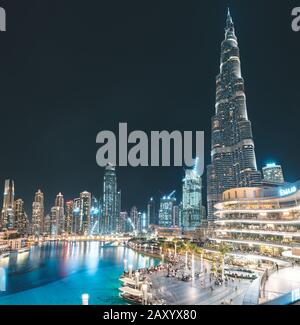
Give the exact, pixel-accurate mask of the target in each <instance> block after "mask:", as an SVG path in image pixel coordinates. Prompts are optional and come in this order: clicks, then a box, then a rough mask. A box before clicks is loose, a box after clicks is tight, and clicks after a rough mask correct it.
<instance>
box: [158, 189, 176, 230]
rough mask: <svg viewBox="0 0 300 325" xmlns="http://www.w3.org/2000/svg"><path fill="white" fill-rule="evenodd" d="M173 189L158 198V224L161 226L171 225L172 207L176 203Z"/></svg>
mask: <svg viewBox="0 0 300 325" xmlns="http://www.w3.org/2000/svg"><path fill="white" fill-rule="evenodd" d="M174 193H175V191H173V192H172V193H171V194H169V195H168V196H163V197H162V198H161V199H160V208H159V225H160V226H161V227H173V207H174V205H176V198H175V197H174Z"/></svg>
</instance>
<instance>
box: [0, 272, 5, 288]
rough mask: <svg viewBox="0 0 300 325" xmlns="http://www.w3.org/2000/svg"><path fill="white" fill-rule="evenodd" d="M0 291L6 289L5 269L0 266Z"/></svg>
mask: <svg viewBox="0 0 300 325" xmlns="http://www.w3.org/2000/svg"><path fill="white" fill-rule="evenodd" d="M0 291H6V271H5V269H4V268H3V267H0Z"/></svg>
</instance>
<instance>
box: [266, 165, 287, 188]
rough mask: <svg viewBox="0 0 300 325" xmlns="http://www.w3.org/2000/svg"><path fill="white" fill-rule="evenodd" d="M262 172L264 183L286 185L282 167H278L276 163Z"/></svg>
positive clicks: (267, 166)
mask: <svg viewBox="0 0 300 325" xmlns="http://www.w3.org/2000/svg"><path fill="white" fill-rule="evenodd" d="M262 171H263V181H264V182H266V183H274V184H283V183H284V177H283V172H282V168H281V165H277V164H276V163H270V164H267V165H266V166H265V167H263V169H262Z"/></svg>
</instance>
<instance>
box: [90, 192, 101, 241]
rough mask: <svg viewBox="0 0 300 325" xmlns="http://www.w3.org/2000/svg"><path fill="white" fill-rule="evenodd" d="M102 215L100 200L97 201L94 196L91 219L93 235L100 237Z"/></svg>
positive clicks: (91, 232)
mask: <svg viewBox="0 0 300 325" xmlns="http://www.w3.org/2000/svg"><path fill="white" fill-rule="evenodd" d="M100 215H101V204H100V200H97V199H96V198H95V197H94V196H92V206H91V218H90V228H91V231H90V234H91V235H98V234H99V233H100Z"/></svg>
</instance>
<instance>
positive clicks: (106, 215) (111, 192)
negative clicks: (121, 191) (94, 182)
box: [101, 165, 119, 233]
mask: <svg viewBox="0 0 300 325" xmlns="http://www.w3.org/2000/svg"><path fill="white" fill-rule="evenodd" d="M117 201H118V198H117V176H116V171H115V167H114V166H111V165H108V166H107V167H106V168H105V172H104V181H103V211H102V226H101V228H102V232H103V233H113V232H116V228H117V220H118V218H119V216H118V212H117V205H118V203H117Z"/></svg>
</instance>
